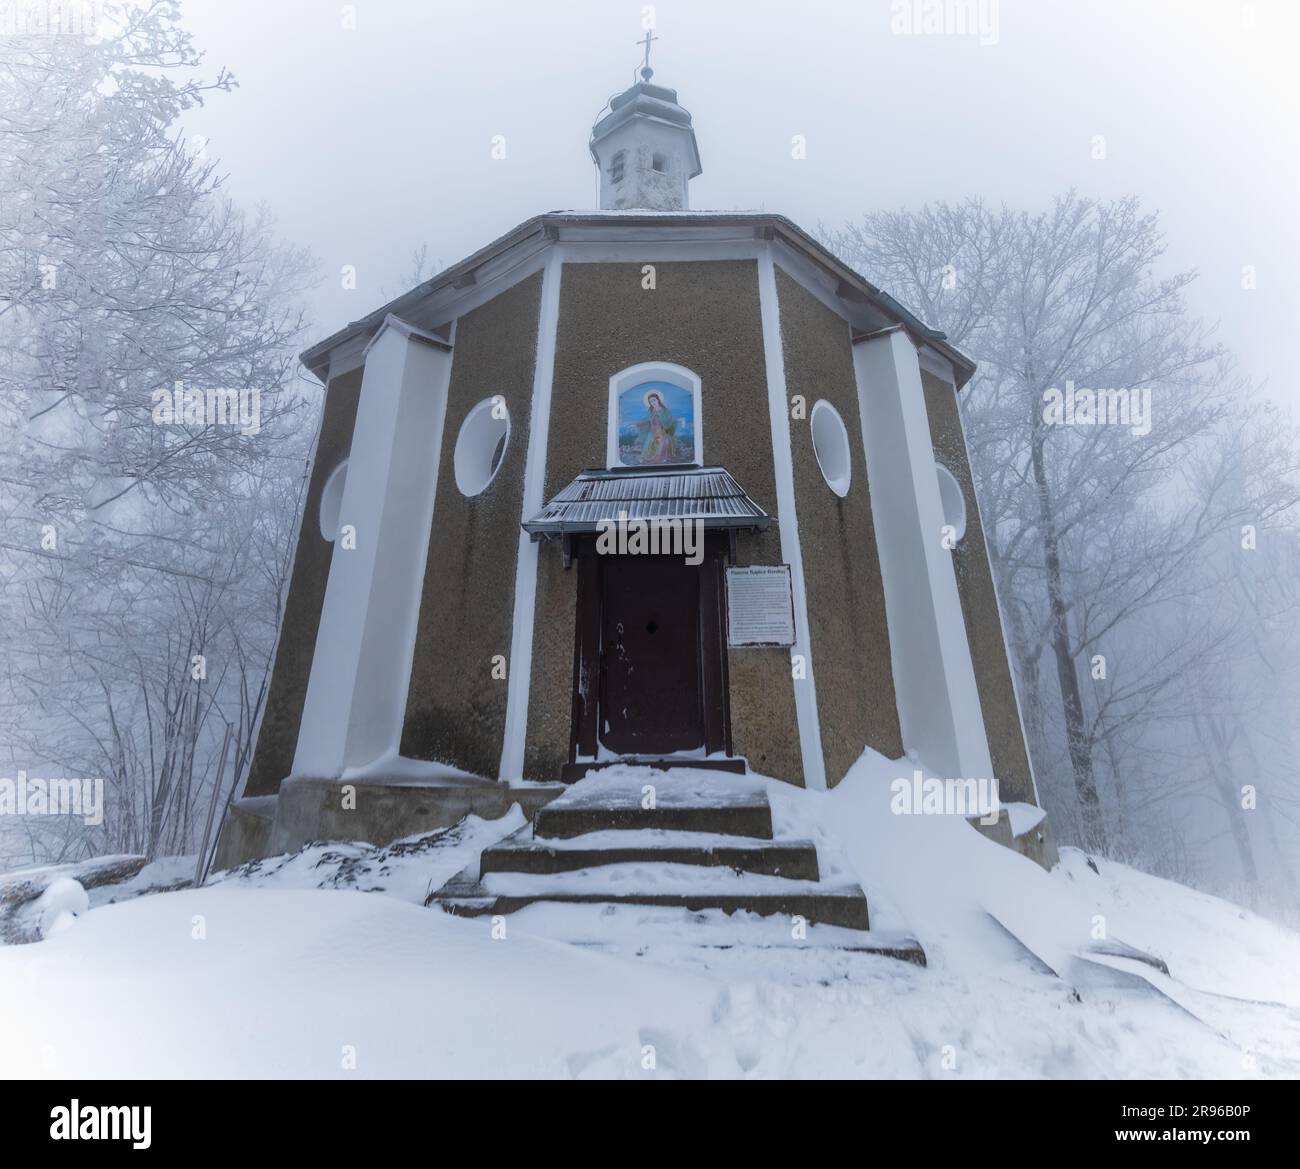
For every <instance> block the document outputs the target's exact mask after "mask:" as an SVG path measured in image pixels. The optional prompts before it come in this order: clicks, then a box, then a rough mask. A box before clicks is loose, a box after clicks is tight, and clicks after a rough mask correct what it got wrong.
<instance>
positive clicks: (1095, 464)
mask: <svg viewBox="0 0 1300 1169" xmlns="http://www.w3.org/2000/svg"><path fill="white" fill-rule="evenodd" d="M825 239H826V242H827V243H828V244H829V245H830V246H831V247H832V248H834V249H835V250H836V251H837V252H839V254H841V255H842V256H843V257H844V258H845V259H846V260H848V261H849V262H850V263H852V264H854V265H855V266H856V267H858V268H859V269H860V270H862V271H863V272H864V273H866V274H867V275H869V277H870V278H871V279H872V280H873V281H875V282H877V283H878V284H881V285H882V286H884V287H886V288H888V289H889V290H890V291H891V292H892V293H894V295H896V296H898V297H899V299H901V300H902V301H904V302H905V303H908V304H909V305H911V306H912V307H913V308H914V309H916V310H918V311H919V313H920V315H921V316H922V317H923V318H924V319H926V320H927V322H929V323H930V324H932V325H934V326H936V327H938V328H941V329H943V330H944V331H945V332H947V334H948V336H949V338H950V339H951V340H952V341H953V342H954V343H955V344H956V345H957V346H959V347H960V348H962V349H964V350H965V351H966V352H968V353H969V354H970V355H971V356H972V357H974V358H975V359H976V361H978V363H979V371H978V373H977V375H976V379H975V380H974V382H973V384H972V385H971V386H970V387H969V389H968V390H967V391H965V392H964V393H963V395H962V409H963V415H964V419H965V423H966V427H967V432H968V440H969V447H970V451H971V457H972V462H973V470H974V474H975V479H976V483H977V489H978V492H979V495H980V503H981V509H982V511H983V513H984V520H985V531H986V535H987V537H988V543H989V551H990V555H991V558H992V561H993V566H994V571H995V573H996V575H997V577H998V585H999V592H1000V595H1001V598H1002V603H1003V605H1004V607H1005V609H1006V612H1005V614H1004V619H1005V621H1006V623H1007V627H1008V630H1009V633H1010V640H1011V642H1012V644H1013V649H1014V653H1015V657H1016V667H1017V670H1018V672H1019V674H1020V677H1021V681H1022V683H1023V686H1022V690H1023V693H1024V695H1025V698H1026V710H1025V716H1026V722H1027V724H1028V728H1027V729H1028V733H1029V738H1030V746H1031V750H1032V751H1033V754H1034V758H1035V764H1036V770H1037V772H1038V774H1039V777H1040V781H1043V782H1045V784H1046V788H1047V790H1046V791H1045V793H1044V794H1045V796H1046V798H1047V799H1048V801H1049V802H1050V803H1051V804H1052V805H1053V812H1054V814H1055V817H1056V820H1057V822H1058V824H1059V825H1061V826H1062V827H1063V828H1064V830H1065V831H1064V835H1065V836H1066V837H1067V839H1076V840H1078V841H1080V842H1082V843H1084V844H1086V845H1088V846H1090V847H1103V846H1106V844H1107V841H1108V838H1111V837H1114V836H1116V834H1118V836H1119V837H1120V839H1119V840H1113V841H1112V842H1111V847H1112V848H1113V849H1116V850H1123V849H1126V848H1128V847H1129V841H1130V840H1131V839H1133V838H1135V837H1138V836H1144V838H1145V839H1146V840H1148V841H1149V840H1150V839H1151V834H1150V827H1151V825H1150V821H1148V822H1147V824H1145V825H1144V833H1139V832H1137V831H1136V830H1135V829H1133V828H1132V826H1131V824H1129V823H1127V822H1126V820H1125V817H1126V816H1130V817H1131V815H1132V814H1133V813H1134V810H1135V809H1134V804H1135V803H1140V802H1141V801H1142V799H1143V798H1144V797H1145V795H1146V794H1149V790H1150V788H1148V787H1145V786H1144V784H1143V782H1142V781H1141V778H1140V777H1141V776H1142V775H1143V774H1144V773H1145V772H1149V771H1150V770H1151V769H1152V768H1153V767H1154V768H1155V770H1156V771H1157V772H1159V771H1160V768H1161V766H1164V767H1166V768H1169V767H1170V765H1173V768H1174V769H1176V770H1177V774H1176V775H1174V776H1172V777H1168V776H1166V775H1165V774H1164V773H1163V772H1162V773H1161V774H1160V778H1161V779H1162V780H1163V779H1165V778H1169V779H1170V782H1171V783H1172V782H1177V783H1181V784H1182V785H1183V790H1184V791H1186V790H1187V787H1186V784H1187V774H1186V770H1185V769H1182V768H1181V767H1180V766H1179V765H1180V763H1181V759H1180V756H1179V752H1178V751H1177V750H1176V747H1177V745H1178V743H1179V737H1178V736H1177V735H1174V736H1170V735H1168V734H1162V733H1161V732H1162V731H1166V732H1167V731H1168V729H1169V728H1170V727H1171V726H1172V725H1173V724H1174V722H1175V721H1177V719H1186V718H1187V717H1189V715H1190V713H1191V712H1190V708H1189V706H1188V701H1189V698H1188V695H1187V692H1186V688H1185V686H1184V685H1183V682H1184V680H1185V679H1186V678H1187V677H1188V676H1189V674H1195V673H1196V672H1197V671H1207V672H1208V671H1210V670H1212V669H1213V668H1214V667H1215V663H1216V662H1218V661H1219V660H1220V659H1221V657H1222V655H1223V654H1224V653H1225V652H1227V651H1228V648H1229V647H1231V646H1232V645H1233V644H1234V642H1233V639H1234V638H1237V637H1239V636H1240V631H1239V629H1237V628H1236V627H1235V626H1234V624H1233V622H1232V621H1231V617H1232V615H1233V611H1232V610H1227V611H1225V610H1224V609H1223V608H1222V607H1219V608H1218V609H1215V608H1214V607H1213V606H1206V605H1204V604H1201V603H1199V602H1201V601H1203V600H1204V599H1205V597H1206V596H1207V595H1208V589H1209V587H1210V586H1209V582H1208V581H1207V580H1206V578H1205V576H1204V573H1203V572H1202V571H1201V568H1202V565H1203V562H1204V558H1205V557H1206V555H1207V554H1208V551H1209V550H1210V549H1211V548H1212V547H1214V546H1215V544H1216V541H1223V540H1225V539H1227V538H1229V537H1235V535H1236V533H1238V532H1239V530H1240V529H1241V527H1242V526H1243V525H1247V524H1253V525H1256V526H1258V527H1259V528H1260V529H1261V530H1271V529H1272V528H1274V527H1276V526H1277V525H1282V524H1285V523H1286V522H1288V517H1290V516H1292V515H1293V505H1294V504H1295V501H1296V498H1297V488H1296V475H1295V472H1296V467H1297V461H1298V460H1297V448H1296V445H1295V441H1294V436H1293V434H1292V432H1291V431H1290V430H1289V429H1288V427H1287V426H1286V424H1285V420H1283V419H1281V418H1280V417H1279V416H1277V415H1275V414H1268V415H1266V414H1265V403H1263V402H1262V401H1261V400H1260V399H1259V397H1258V395H1257V394H1255V393H1253V392H1252V390H1251V387H1250V386H1249V385H1248V384H1247V383H1246V382H1245V381H1244V379H1242V378H1241V377H1239V376H1238V375H1236V374H1235V373H1234V370H1233V367H1232V364H1231V362H1230V360H1229V359H1228V357H1227V355H1226V354H1225V353H1224V352H1223V350H1222V349H1221V348H1220V347H1219V346H1217V345H1216V344H1214V343H1213V341H1212V338H1211V337H1210V335H1209V331H1208V329H1207V328H1206V327H1205V326H1204V325H1203V324H1202V323H1201V322H1200V321H1198V320H1196V319H1195V318H1193V317H1191V316H1190V315H1189V314H1188V313H1187V312H1186V309H1185V305H1184V301H1183V293H1184V291H1185V289H1186V288H1187V286H1188V285H1189V283H1190V282H1191V281H1192V280H1193V279H1194V275H1195V274H1194V273H1191V272H1183V273H1177V274H1174V275H1172V276H1167V275H1161V274H1160V272H1159V271H1158V269H1159V266H1160V261H1161V258H1162V255H1163V252H1164V240H1163V237H1162V234H1161V232H1160V229H1159V224H1158V222H1157V219H1156V217H1155V216H1153V215H1149V214H1144V213H1143V212H1142V210H1141V208H1140V206H1139V204H1138V202H1137V200H1135V199H1132V198H1127V199H1121V200H1118V201H1116V202H1112V203H1105V202H1098V201H1095V200H1091V199H1085V198H1081V197H1079V196H1078V195H1076V194H1075V193H1073V192H1071V193H1069V194H1067V195H1065V196H1063V197H1061V198H1059V199H1057V200H1056V201H1055V203H1054V205H1053V206H1052V208H1051V209H1050V210H1048V211H1044V212H1039V213H1030V212H1023V211H1015V210H1012V209H1010V208H1006V207H1002V208H993V207H989V206H987V205H986V204H984V203H982V202H981V201H979V200H974V199H972V200H968V201H967V202H964V203H961V204H957V205H951V204H938V205H936V206H927V207H923V208H921V209H920V210H919V211H897V212H876V213H871V214H868V215H866V216H864V217H863V219H862V220H861V221H860V222H858V223H854V224H849V225H847V226H846V227H845V228H843V229H842V230H838V231H832V232H828V233H825ZM1069 383H1073V384H1074V386H1075V387H1077V388H1082V389H1089V390H1100V389H1121V390H1124V391H1126V393H1128V394H1130V395H1140V394H1141V393H1143V392H1149V395H1150V398H1149V401H1150V419H1149V421H1150V427H1149V431H1148V432H1147V433H1135V431H1140V430H1141V429H1142V428H1141V427H1135V426H1132V425H1123V426H1119V425H1056V424H1054V423H1055V419H1053V418H1052V416H1051V414H1050V412H1049V411H1048V410H1047V405H1048V403H1049V402H1050V401H1051V400H1052V399H1051V397H1050V395H1051V393H1052V392H1053V391H1055V392H1060V393H1064V392H1065V391H1066V390H1067V389H1068V385H1069ZM1130 401H1133V402H1137V401H1140V398H1139V397H1137V396H1134V397H1131V398H1130ZM1231 436H1246V437H1245V438H1244V440H1243V441H1241V442H1239V443H1237V444H1236V445H1235V446H1231V447H1230V446H1229V444H1228V440H1229V438H1230V437H1231ZM1230 488H1231V489H1230ZM1184 729H1185V730H1186V729H1188V728H1187V727H1186V726H1184ZM1067 776H1068V787H1067V786H1066V785H1064V784H1062V783H1061V782H1060V781H1061V780H1062V779H1064V778H1065V777H1067ZM1107 785H1109V793H1108V792H1107ZM1166 792H1167V789H1166ZM1107 797H1108V798H1107ZM1166 810H1167V809H1166Z"/></svg>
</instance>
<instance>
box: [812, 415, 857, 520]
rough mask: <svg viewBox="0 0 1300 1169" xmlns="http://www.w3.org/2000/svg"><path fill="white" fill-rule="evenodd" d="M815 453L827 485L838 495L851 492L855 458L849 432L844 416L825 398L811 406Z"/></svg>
mask: <svg viewBox="0 0 1300 1169" xmlns="http://www.w3.org/2000/svg"><path fill="white" fill-rule="evenodd" d="M811 423H812V443H813V453H814V454H815V455H816V456H817V466H818V467H820V468H821V472H822V478H823V479H825V480H826V486H827V487H829V488H830V489H831V490H832V491H833V492H835V494H836V495H839V496H845V495H848V493H849V485H850V484H851V483H852V482H853V459H852V456H851V455H850V453H849V431H848V427H846V426H845V425H844V419H843V418H841V417H840V412H839V411H838V410H836V409H835V407H834V406H832V405H831V404H830V403H829V402H828V401H826V399H825V398H823V399H822V400H821V401H819V402H818V403H817V404H816V405H815V406H813V408H812V418H811Z"/></svg>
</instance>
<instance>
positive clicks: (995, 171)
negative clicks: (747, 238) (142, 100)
mask: <svg viewBox="0 0 1300 1169" xmlns="http://www.w3.org/2000/svg"><path fill="white" fill-rule="evenodd" d="M988 2H989V3H991V0H988ZM342 7H343V5H341V4H340V3H338V2H336V0H185V4H184V12H185V22H186V25H187V27H189V28H190V29H191V30H192V31H193V33H194V35H195V40H196V43H197V45H198V46H199V47H200V48H202V49H204V50H206V51H207V53H208V60H207V65H208V66H209V67H210V69H209V71H214V70H215V67H216V66H217V65H226V66H228V67H229V68H230V69H232V70H233V71H234V72H235V74H236V76H237V77H238V80H239V82H240V88H239V89H238V90H237V91H236V92H235V93H234V94H230V95H217V96H216V97H214V98H213V99H211V100H210V101H209V103H208V104H207V105H206V106H205V107H204V108H203V109H201V110H197V111H195V112H194V113H193V114H192V115H191V116H190V117H189V119H188V126H189V127H190V129H191V132H192V133H194V134H198V135H202V136H204V137H206V138H208V139H209V141H210V145H209V147H208V149H209V152H210V153H211V154H212V155H215V156H217V157H219V158H220V159H221V161H222V163H223V168H224V169H225V170H226V171H228V172H229V174H230V176H231V186H230V191H231V193H232V194H233V196H234V197H235V198H236V199H237V200H239V201H240V202H242V203H245V204H252V203H254V202H258V201H263V200H264V201H265V202H266V203H267V204H269V206H270V207H271V208H272V210H273V211H274V212H275V213H276V214H277V216H278V217H279V220H280V226H281V231H282V234H283V235H285V236H286V237H287V238H289V239H291V240H292V241H293V242H295V243H299V244H303V245H306V246H308V247H310V248H311V249H312V250H313V252H314V253H315V254H316V256H317V258H318V260H319V261H320V264H321V268H322V271H323V273H324V281H323V283H322V285H321V287H320V289H319V291H318V293H317V294H316V296H315V297H314V299H313V302H312V308H313V310H314V312H315V314H316V321H317V324H316V327H315V329H314V330H313V333H312V335H311V337H310V338H309V340H313V341H314V340H318V339H320V338H321V337H324V336H325V335H327V334H328V333H330V332H332V331H333V330H334V329H336V328H337V327H339V326H340V325H342V324H344V323H346V322H347V321H348V320H352V319H355V318H357V317H360V316H362V315H363V314H364V313H366V312H368V311H370V310H372V309H374V308H377V307H378V306H379V305H380V304H381V303H382V302H383V301H384V300H385V299H387V298H388V297H390V296H393V295H396V294H397V293H399V292H401V291H404V290H405V285H404V282H403V280H402V277H403V275H404V274H405V273H406V272H407V271H409V269H410V255H411V253H412V251H413V250H414V249H416V248H418V247H419V245H420V244H421V243H423V242H427V243H428V245H429V255H430V258H431V259H433V260H436V261H437V262H439V263H440V264H441V265H442V266H448V265H450V264H453V263H455V262H456V261H457V260H459V259H461V258H463V257H464V256H466V255H468V254H469V253H471V252H473V251H475V250H476V249H478V248H479V247H481V246H482V245H484V244H485V243H487V242H489V241H490V240H492V239H494V238H496V237H497V236H498V235H501V234H502V233H503V232H505V231H507V230H508V229H509V228H511V227H513V226H514V225H516V224H517V223H519V222H521V221H522V220H525V219H527V218H528V217H530V216H532V215H534V214H537V213H539V212H542V211H548V210H554V209H561V208H589V207H591V206H593V205H594V202H595V199H594V178H593V168H592V163H591V160H590V156H589V154H588V152H587V139H588V133H589V131H590V128H591V124H592V122H593V120H594V118H595V116H596V114H597V113H598V111H599V110H600V108H601V106H602V105H603V104H604V102H605V101H606V99H607V98H608V97H609V96H610V95H611V94H613V93H616V92H618V91H620V90H622V89H623V88H625V87H626V86H627V85H628V84H630V83H631V82H632V80H633V79H634V74H635V70H636V68H637V66H638V65H639V64H640V54H639V49H638V48H637V46H636V45H635V44H634V42H635V41H637V40H638V39H639V38H640V36H641V35H642V30H641V13H642V9H643V7H644V5H643V4H641V3H630V2H629V3H624V2H621V0H556V2H553V3H538V2H537V0H357V2H356V4H355V8H356V12H357V25H358V27H357V28H356V29H355V30H345V29H343V28H342V27H341V25H342V21H341V19H340V10H341V8H342ZM994 7H995V8H996V10H997V18H998V19H997V25H996V33H997V42H996V43H995V44H981V43H980V38H979V37H978V36H958V35H919V36H906V35H895V34H893V33H891V28H890V26H891V17H892V5H891V0H798V2H793V0H783V2H777V0H768V2H758V0H743V2H741V0H667V2H664V3H659V4H657V5H655V11H656V19H657V30H656V32H657V35H658V36H659V37H660V38H661V39H660V40H659V41H658V42H657V44H656V45H655V49H654V57H653V60H652V64H653V65H654V67H655V81H656V83H659V84H663V85H667V86H670V87H673V88H675V89H677V91H678V95H679V99H680V100H681V102H682V104H683V105H685V106H686V108H687V109H689V110H690V111H691V113H692V114H693V115H694V118H695V126H696V133H697V136H698V139H699V146H700V153H701V157H702V159H703V164H704V173H703V175H702V176H701V177H700V178H698V179H696V180H695V181H694V182H693V183H692V186H691V199H692V207H694V208H697V209H716V208H724V209H732V208H745V209H753V208H763V209H766V210H769V211H776V212H781V213H783V214H785V215H788V216H789V217H790V218H792V219H793V220H795V222H797V223H799V224H800V225H802V226H803V227H805V228H806V229H808V230H810V231H813V230H815V229H816V228H817V226H818V224H819V222H820V223H825V224H827V225H837V224H839V223H840V222H842V221H843V220H845V219H847V218H851V217H855V216H856V215H858V214H860V213H861V212H863V211H865V210H868V209H879V208H892V207H898V206H903V205H908V206H919V205H920V204H921V203H923V202H924V201H926V200H936V199H943V198H946V199H954V200H955V199H960V198H962V197H964V196H966V195H968V194H976V195H982V196H983V197H984V198H986V199H988V200H990V201H992V202H995V203H998V202H1002V201H1006V202H1007V203H1009V204H1011V205H1012V206H1015V207H1031V208H1034V207H1039V206H1045V205H1046V204H1048V202H1049V201H1050V199H1051V197H1052V196H1053V195H1054V194H1056V193H1058V192H1061V191H1064V190H1065V189H1066V188H1068V187H1070V186H1075V187H1077V188H1078V189H1079V191H1080V192H1081V193H1082V194H1085V195H1095V196H1099V197H1104V198H1113V197H1116V196H1119V195H1123V194H1129V193H1132V194H1137V195H1139V196H1140V197H1141V198H1142V201H1143V205H1144V207H1145V208H1146V209H1148V210H1159V211H1160V212H1161V219H1162V223H1163V226H1164V229H1165V231H1166V234H1167V236H1168V239H1169V253H1168V255H1167V258H1166V267H1165V271H1167V272H1172V271H1174V270H1175V269H1182V268H1189V267H1193V268H1197V269H1199V271H1200V273H1201V277H1200V279H1199V280H1198V281H1197V283H1196V285H1195V286H1194V288H1193V291H1192V293H1191V295H1190V297H1189V302H1190V305H1191V307H1192V308H1193V310H1194V311H1196V312H1197V313H1199V314H1201V315H1203V316H1205V317H1207V318H1209V319H1211V320H1217V321H1219V322H1221V327H1220V331H1219V339H1220V340H1222V341H1223V342H1225V343H1226V344H1227V345H1229V346H1230V347H1231V348H1232V349H1233V350H1234V352H1235V353H1236V354H1237V356H1238V358H1239V359H1240V362H1241V365H1242V367H1243V368H1244V370H1245V371H1246V372H1248V373H1250V374H1252V375H1253V376H1255V377H1257V378H1267V379H1268V381H1269V390H1270V393H1271V394H1272V395H1273V396H1275V397H1276V398H1278V399H1279V400H1285V401H1288V402H1290V403H1292V404H1293V405H1295V406H1300V387H1297V384H1296V380H1295V378H1294V377H1293V375H1292V373H1291V369H1290V363H1289V362H1288V361H1287V358H1288V356H1289V354H1288V352H1287V350H1288V348H1289V346H1290V343H1291V339H1292V337H1293V336H1294V335H1295V333H1296V322H1297V315H1298V314H1300V277H1298V276H1297V271H1298V270H1300V231H1298V230H1297V224H1296V213H1297V204H1298V203H1300V199H1298V197H1297V190H1298V188H1300V157H1298V152H1297V149H1296V147H1297V133H1296V131H1297V126H1298V124H1300V71H1298V70H1297V69H1296V67H1295V63H1294V53H1295V46H1296V44H1297V43H1298V42H1300V4H1297V3H1295V2H1294V0H1254V2H1253V3H1241V2H1238V0H1217V2H1214V0H1127V2H1125V0H1115V2H1110V0H1090V2H1081V0H1001V2H1000V3H998V4H996V5H994ZM498 134H501V135H505V138H506V153H507V157H506V158H505V159H504V160H494V159H493V158H492V157H491V145H492V139H493V136H494V135H498ZM795 134H802V135H804V136H805V137H806V139H807V144H808V147H807V150H808V157H807V159H806V160H802V161H797V160H794V159H792V158H791V150H790V143H791V136H792V135H795ZM1098 134H1100V135H1104V136H1105V138H1106V149H1107V157H1106V158H1105V159H1104V160H1103V161H1095V160H1094V159H1093V158H1092V156H1091V153H1092V141H1093V136H1094V135H1098ZM345 264H351V265H355V266H356V268H357V272H358V288H357V290H356V291H348V292H345V291H343V290H342V289H341V288H340V279H339V272H340V268H341V267H342V266H343V265H345ZM1247 264H1253V265H1255V266H1256V267H1257V270H1258V288H1257V289H1256V290H1254V291H1250V292H1247V291H1244V290H1243V289H1242V287H1241V280H1242V267H1243V265H1247Z"/></svg>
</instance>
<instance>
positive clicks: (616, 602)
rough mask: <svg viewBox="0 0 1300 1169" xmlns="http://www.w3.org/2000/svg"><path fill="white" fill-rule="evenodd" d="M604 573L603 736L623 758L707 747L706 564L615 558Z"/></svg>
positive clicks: (608, 561)
mask: <svg viewBox="0 0 1300 1169" xmlns="http://www.w3.org/2000/svg"><path fill="white" fill-rule="evenodd" d="M601 576H602V602H603V603H602V605H601V611H602V628H601V665H602V668H601V687H600V710H599V714H598V719H599V722H598V724H597V725H598V737H599V739H600V741H601V742H602V743H603V744H604V745H605V746H606V747H608V748H609V749H610V750H611V751H616V752H618V753H619V754H621V755H667V754H671V753H673V752H676V751H691V750H694V749H695V748H697V747H702V746H703V745H704V709H703V708H704V703H703V695H702V692H701V683H700V569H699V567H698V566H692V565H689V564H684V563H683V562H682V561H681V560H678V559H664V560H660V559H655V558H651V557H646V556H627V557H616V556H611V557H605V558H602V563H601Z"/></svg>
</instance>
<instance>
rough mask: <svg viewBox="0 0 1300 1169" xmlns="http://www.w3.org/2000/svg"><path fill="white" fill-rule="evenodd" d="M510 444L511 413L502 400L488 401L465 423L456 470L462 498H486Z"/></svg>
mask: <svg viewBox="0 0 1300 1169" xmlns="http://www.w3.org/2000/svg"><path fill="white" fill-rule="evenodd" d="M509 442H510V411H509V410H507V409H506V404H505V402H504V401H503V400H502V399H501V398H499V397H496V398H484V399H483V401H481V402H480V403H479V404H478V405H477V406H475V407H474V408H473V409H472V410H471V411H470V412H469V413H468V414H467V415H465V421H464V422H462V423H461V426H460V434H459V435H457V437H456V453H455V455H454V470H455V472H456V487H457V488H458V489H459V490H460V493H461V494H462V495H467V496H470V495H482V494H483V492H484V491H486V490H487V488H488V484H489V483H491V482H492V480H493V479H494V478H496V473H497V471H499V470H500V469H501V464H502V463H503V462H504V461H505V457H506V447H507V445H508V444H509Z"/></svg>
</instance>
